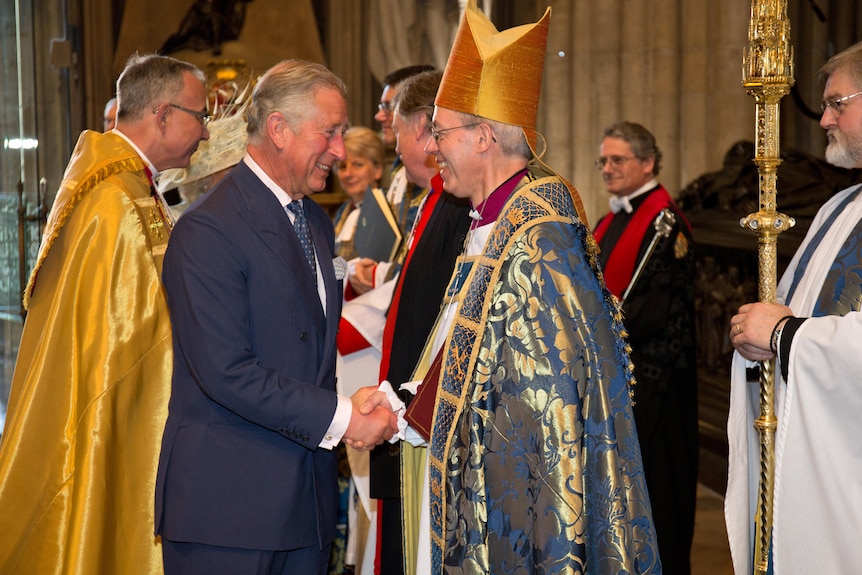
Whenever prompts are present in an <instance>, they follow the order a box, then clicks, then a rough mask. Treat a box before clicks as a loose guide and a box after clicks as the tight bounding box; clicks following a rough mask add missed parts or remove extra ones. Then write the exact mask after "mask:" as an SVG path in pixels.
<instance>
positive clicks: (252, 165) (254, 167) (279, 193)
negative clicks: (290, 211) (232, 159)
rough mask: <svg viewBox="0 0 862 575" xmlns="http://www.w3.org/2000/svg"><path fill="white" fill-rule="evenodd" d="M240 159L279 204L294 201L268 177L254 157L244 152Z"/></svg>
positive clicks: (283, 204)
mask: <svg viewBox="0 0 862 575" xmlns="http://www.w3.org/2000/svg"><path fill="white" fill-rule="evenodd" d="M242 161H243V162H245V163H246V165H247V166H248V167H249V169H250V170H251V171H252V172H254V175H256V176H257V177H258V178H259V179H260V181H261V182H263V185H265V186H266V187H267V188H269V191H270V192H272V193H273V195H274V196H275V198H276V199H277V200H278V203H279V204H281V205H282V206H287V204H289V203H290V202H292V201H294V200H293V198H291V197H290V196H289V195H288V194H287V192H285V191H284V189H283V188H282V187H281V186H279V185H278V184H276V183H275V180H273V179H272V178H270V177H269V175H268V174H267V173H266V172H264V171H263V168H261V167H260V165H259V164H258V163H257V162H255V161H254V158H252V157H251V156H249V155H248V154H246V155H245V157H244V158H243V159H242Z"/></svg>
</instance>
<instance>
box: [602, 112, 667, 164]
mask: <svg viewBox="0 0 862 575" xmlns="http://www.w3.org/2000/svg"><path fill="white" fill-rule="evenodd" d="M605 138H619V139H620V140H624V141H625V142H627V143H628V145H629V146H631V148H632V153H633V154H634V155H635V156H636V157H637V158H638V159H640V160H648V159H650V158H653V160H654V161H653V166H652V173H653V175H654V176H657V175H658V173H659V171H660V170H661V159H662V153H661V150H660V149H659V147H658V144H656V141H655V136H653V135H652V132H650V131H649V130H647V129H646V128H644V127H643V126H641V125H640V124H636V123H634V122H617V123H616V124H613V125H612V126H609V127H608V128H605V131H604V133H603V134H602V140H604V139H605Z"/></svg>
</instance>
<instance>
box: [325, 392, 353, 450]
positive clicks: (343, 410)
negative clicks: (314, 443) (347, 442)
mask: <svg viewBox="0 0 862 575" xmlns="http://www.w3.org/2000/svg"><path fill="white" fill-rule="evenodd" d="M352 414H353V403H352V402H351V401H350V398H349V397H347V396H345V395H339V396H338V405H337V406H336V407H335V415H333V416H332V422H331V423H330V424H329V429H327V430H326V433H325V434H324V436H323V440H322V441H321V442H320V443H319V444H318V447H322V448H323V449H334V448H335V446H336V445H338V442H339V441H341V438H342V437H344V433H345V432H346V431H347V426H348V425H350V416H351V415H352Z"/></svg>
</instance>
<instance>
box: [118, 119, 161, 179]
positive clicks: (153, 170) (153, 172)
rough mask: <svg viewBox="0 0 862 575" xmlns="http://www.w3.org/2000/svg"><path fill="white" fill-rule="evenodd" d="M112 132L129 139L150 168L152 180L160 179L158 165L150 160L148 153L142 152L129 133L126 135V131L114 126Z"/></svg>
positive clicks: (130, 143) (126, 139)
mask: <svg viewBox="0 0 862 575" xmlns="http://www.w3.org/2000/svg"><path fill="white" fill-rule="evenodd" d="M111 133H112V134H116V135H118V136H120V137H121V138H123V139H124V140H125V141H127V142H128V143H129V145H130V146H131V147H133V148H134V149H135V151H136V152H137V153H138V155H139V156H140V157H141V160H143V161H144V165H145V166H147V167H148V168H149V169H150V178H152V180H153V181H154V182H155V181H156V180H157V179H158V175H159V171H158V170H157V169H156V167H155V166H154V165H153V163H152V162H151V161H150V159H149V158H148V157H147V155H146V154H145V153H144V152H142V151H141V149H140V148H139V147H138V146H136V145H135V143H134V142H133V141H131V140H130V139H129V137H128V136H127V135H125V134H124V133H122V132H121V131H120V130H119V129H117V128H114V129H113V130H111Z"/></svg>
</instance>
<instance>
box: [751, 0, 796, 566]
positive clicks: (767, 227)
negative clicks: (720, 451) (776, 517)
mask: <svg viewBox="0 0 862 575" xmlns="http://www.w3.org/2000/svg"><path fill="white" fill-rule="evenodd" d="M742 78H743V80H742V84H743V86H744V87H745V89H746V91H747V92H748V94H750V95H751V96H753V97H754V101H755V104H756V113H755V121H754V125H755V157H754V163H755V164H756V165H757V171H758V174H759V199H760V209H759V210H758V211H757V212H756V213H753V214H749V215H748V216H746V217H744V218H742V220H740V222H739V223H740V225H741V226H742V227H744V228H747V229H749V230H751V231H753V232H755V233H756V234H757V263H758V275H759V279H758V299H759V300H760V301H762V302H766V303H775V290H776V267H777V265H776V264H777V261H776V256H777V250H776V244H777V240H778V234H780V233H781V232H783V231H785V230H788V229H790V228H791V227H793V225H794V224H795V223H796V222H795V221H794V220H793V218H790V217H788V216H786V215H784V214H781V213H779V212H778V211H777V210H776V185H775V184H776V181H777V170H778V165H779V164H780V163H781V158H780V156H779V146H778V141H779V101H780V100H781V98H782V97H784V96H785V95H786V94H787V93H788V92H789V91H790V88H791V86H793V83H794V79H793V47H792V46H791V45H790V20H789V19H788V17H787V0H751V18H750V21H749V24H748V48H747V49H746V50H745V52H744V55H743V69H742ZM774 368H775V360H769V361H764V362H762V363H761V365H760V417H759V418H758V419H757V421H755V423H754V427H755V428H756V429H757V430H758V432H759V433H760V487H759V492H758V505H757V512H756V514H755V543H754V572H755V574H760V575H765V574H766V570H767V565H768V558H769V547H770V545H771V535H772V501H773V499H772V497H773V487H774V480H775V429H776V427H777V420H776V418H775V400H774V397H775V396H774V381H775V372H774Z"/></svg>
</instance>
